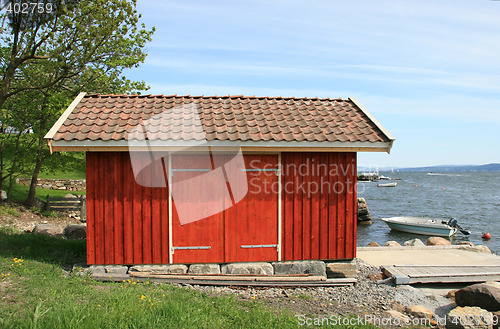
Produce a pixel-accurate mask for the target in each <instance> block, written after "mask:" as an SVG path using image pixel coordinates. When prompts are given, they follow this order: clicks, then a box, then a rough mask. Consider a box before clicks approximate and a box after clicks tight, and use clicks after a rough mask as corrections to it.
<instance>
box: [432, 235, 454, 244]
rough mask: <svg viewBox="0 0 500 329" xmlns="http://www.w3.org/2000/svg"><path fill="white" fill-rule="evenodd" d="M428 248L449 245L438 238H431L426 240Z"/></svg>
mask: <svg viewBox="0 0 500 329" xmlns="http://www.w3.org/2000/svg"><path fill="white" fill-rule="evenodd" d="M427 245H428V246H447V245H451V242H450V240H448V239H445V238H442V237H439V236H431V237H430V238H428V239H427Z"/></svg>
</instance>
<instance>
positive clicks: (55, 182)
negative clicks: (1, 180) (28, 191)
mask: <svg viewBox="0 0 500 329" xmlns="http://www.w3.org/2000/svg"><path fill="white" fill-rule="evenodd" d="M16 183H17V184H21V185H26V186H29V185H30V184H31V178H18V179H16ZM36 186H37V187H41V188H45V189H50V190H67V191H85V190H86V188H87V183H86V181H85V179H55V178H39V179H38V180H37V183H36Z"/></svg>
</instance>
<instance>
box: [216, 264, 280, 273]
mask: <svg viewBox="0 0 500 329" xmlns="http://www.w3.org/2000/svg"><path fill="white" fill-rule="evenodd" d="M221 272H222V274H247V275H273V272H274V270H273V266H272V265H271V264H269V263H230V264H224V265H222V266H221Z"/></svg>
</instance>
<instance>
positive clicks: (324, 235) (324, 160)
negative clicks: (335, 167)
mask: <svg viewBox="0 0 500 329" xmlns="http://www.w3.org/2000/svg"><path fill="white" fill-rule="evenodd" d="M319 158H320V163H321V164H322V165H323V167H322V168H321V172H320V184H321V190H320V194H321V195H320V210H319V234H320V235H319V240H320V245H319V259H328V200H329V195H330V193H332V187H331V183H330V175H329V174H330V169H331V167H330V162H329V157H328V153H321V154H320V157H319ZM323 168H324V169H323Z"/></svg>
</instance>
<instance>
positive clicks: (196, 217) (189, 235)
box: [171, 152, 231, 263]
mask: <svg viewBox="0 0 500 329" xmlns="http://www.w3.org/2000/svg"><path fill="white" fill-rule="evenodd" d="M214 157H217V155H215V156H211V155H210V154H209V153H208V152H207V153H203V154H188V155H178V154H175V155H173V156H172V170H171V174H172V177H171V179H172V200H173V209H172V210H173V211H172V247H173V249H174V250H173V251H174V254H173V262H174V263H203V262H224V225H223V223H224V218H223V216H224V212H223V209H224V203H225V202H231V201H230V197H229V195H228V193H227V189H226V188H225V186H226V185H225V179H224V176H222V175H221V173H220V172H219V171H217V170H213V169H214V167H213V160H214Z"/></svg>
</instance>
